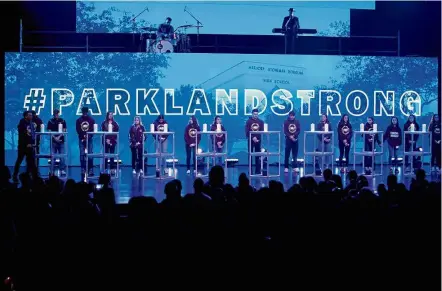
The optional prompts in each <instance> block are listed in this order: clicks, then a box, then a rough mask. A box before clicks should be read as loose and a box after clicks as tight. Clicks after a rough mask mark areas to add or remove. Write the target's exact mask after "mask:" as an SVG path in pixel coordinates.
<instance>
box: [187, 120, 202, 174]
mask: <svg viewBox="0 0 442 291" xmlns="http://www.w3.org/2000/svg"><path fill="white" fill-rule="evenodd" d="M199 131H201V129H200V126H199V125H198V120H197V119H196V117H195V116H193V115H192V116H191V117H190V119H189V123H188V124H187V126H186V128H185V129H184V142H185V144H186V166H187V174H190V159H192V160H193V169H194V171H195V169H196V167H195V163H196V161H195V159H196V150H197V148H198V145H199V143H200V141H201V135H199V134H198V136H197V132H199Z"/></svg>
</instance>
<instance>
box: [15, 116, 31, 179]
mask: <svg viewBox="0 0 442 291" xmlns="http://www.w3.org/2000/svg"><path fill="white" fill-rule="evenodd" d="M36 127H37V125H36V124H35V122H33V120H32V112H31V111H25V112H24V113H23V118H22V119H20V122H19V124H18V126H17V129H18V147H17V151H18V153H17V154H18V155H17V160H16V161H15V166H14V173H13V175H12V179H13V181H14V183H18V178H17V175H18V170H19V168H20V165H21V163H22V162H23V159H24V158H25V157H26V169H27V172H28V173H30V174H32V177H33V178H36V177H37V167H36V165H35V152H34V145H35V138H36V137H35V132H36V129H37V128H36Z"/></svg>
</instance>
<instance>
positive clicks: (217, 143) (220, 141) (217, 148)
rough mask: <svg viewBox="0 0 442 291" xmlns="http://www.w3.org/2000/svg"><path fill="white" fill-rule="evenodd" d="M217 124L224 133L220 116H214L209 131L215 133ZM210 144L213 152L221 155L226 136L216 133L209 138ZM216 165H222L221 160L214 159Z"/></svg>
mask: <svg viewBox="0 0 442 291" xmlns="http://www.w3.org/2000/svg"><path fill="white" fill-rule="evenodd" d="M218 124H220V126H221V131H226V130H225V128H224V125H223V124H222V120H221V116H219V115H217V116H215V119H214V120H213V123H212V125H211V126H210V131H216V129H217V126H218ZM210 138H211V144H212V146H213V151H214V152H216V153H222V152H223V149H224V143H225V142H226V136H225V134H224V133H216V134H214V135H211V136H210ZM216 164H217V165H222V158H221V157H218V158H217V159H216Z"/></svg>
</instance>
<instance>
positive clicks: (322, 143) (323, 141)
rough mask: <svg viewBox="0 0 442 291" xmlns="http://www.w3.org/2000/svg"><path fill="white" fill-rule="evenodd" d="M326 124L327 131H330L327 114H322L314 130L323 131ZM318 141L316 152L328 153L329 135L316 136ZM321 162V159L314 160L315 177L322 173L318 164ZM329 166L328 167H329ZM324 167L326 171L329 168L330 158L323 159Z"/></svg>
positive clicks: (330, 141)
mask: <svg viewBox="0 0 442 291" xmlns="http://www.w3.org/2000/svg"><path fill="white" fill-rule="evenodd" d="M326 124H328V130H329V131H330V130H331V128H332V126H331V123H330V121H329V120H328V116H327V114H322V115H321V120H320V121H319V123H318V124H317V125H316V130H317V131H325V125H326ZM317 136H318V139H319V148H318V149H317V151H319V152H324V153H327V152H330V146H331V143H332V140H331V134H324V135H322V134H318V135H317ZM321 162H322V158H316V159H315V173H316V175H320V174H321V173H322V169H321V167H320V165H319V164H320V163H321ZM329 164H330V166H329ZM324 167H325V168H326V169H328V168H330V167H331V158H330V156H325V159H324Z"/></svg>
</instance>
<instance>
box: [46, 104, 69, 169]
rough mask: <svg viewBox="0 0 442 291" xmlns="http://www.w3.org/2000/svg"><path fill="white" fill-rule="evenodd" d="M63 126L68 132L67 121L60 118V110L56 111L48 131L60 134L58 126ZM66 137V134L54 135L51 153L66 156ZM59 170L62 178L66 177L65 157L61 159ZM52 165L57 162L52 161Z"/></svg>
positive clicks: (49, 123)
mask: <svg viewBox="0 0 442 291" xmlns="http://www.w3.org/2000/svg"><path fill="white" fill-rule="evenodd" d="M60 124H61V126H62V129H63V131H64V132H66V121H65V120H64V119H63V118H61V117H60V110H58V109H55V110H54V117H53V118H51V119H50V120H49V121H48V131H52V132H58V126H59V125H60ZM64 138H65V136H64V134H60V135H53V136H52V148H51V152H52V153H53V154H64V151H65V148H64V144H65V140H64ZM59 159H60V163H59V169H60V174H61V176H65V175H66V171H65V160H64V158H63V157H60V158H59ZM51 163H55V161H51Z"/></svg>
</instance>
